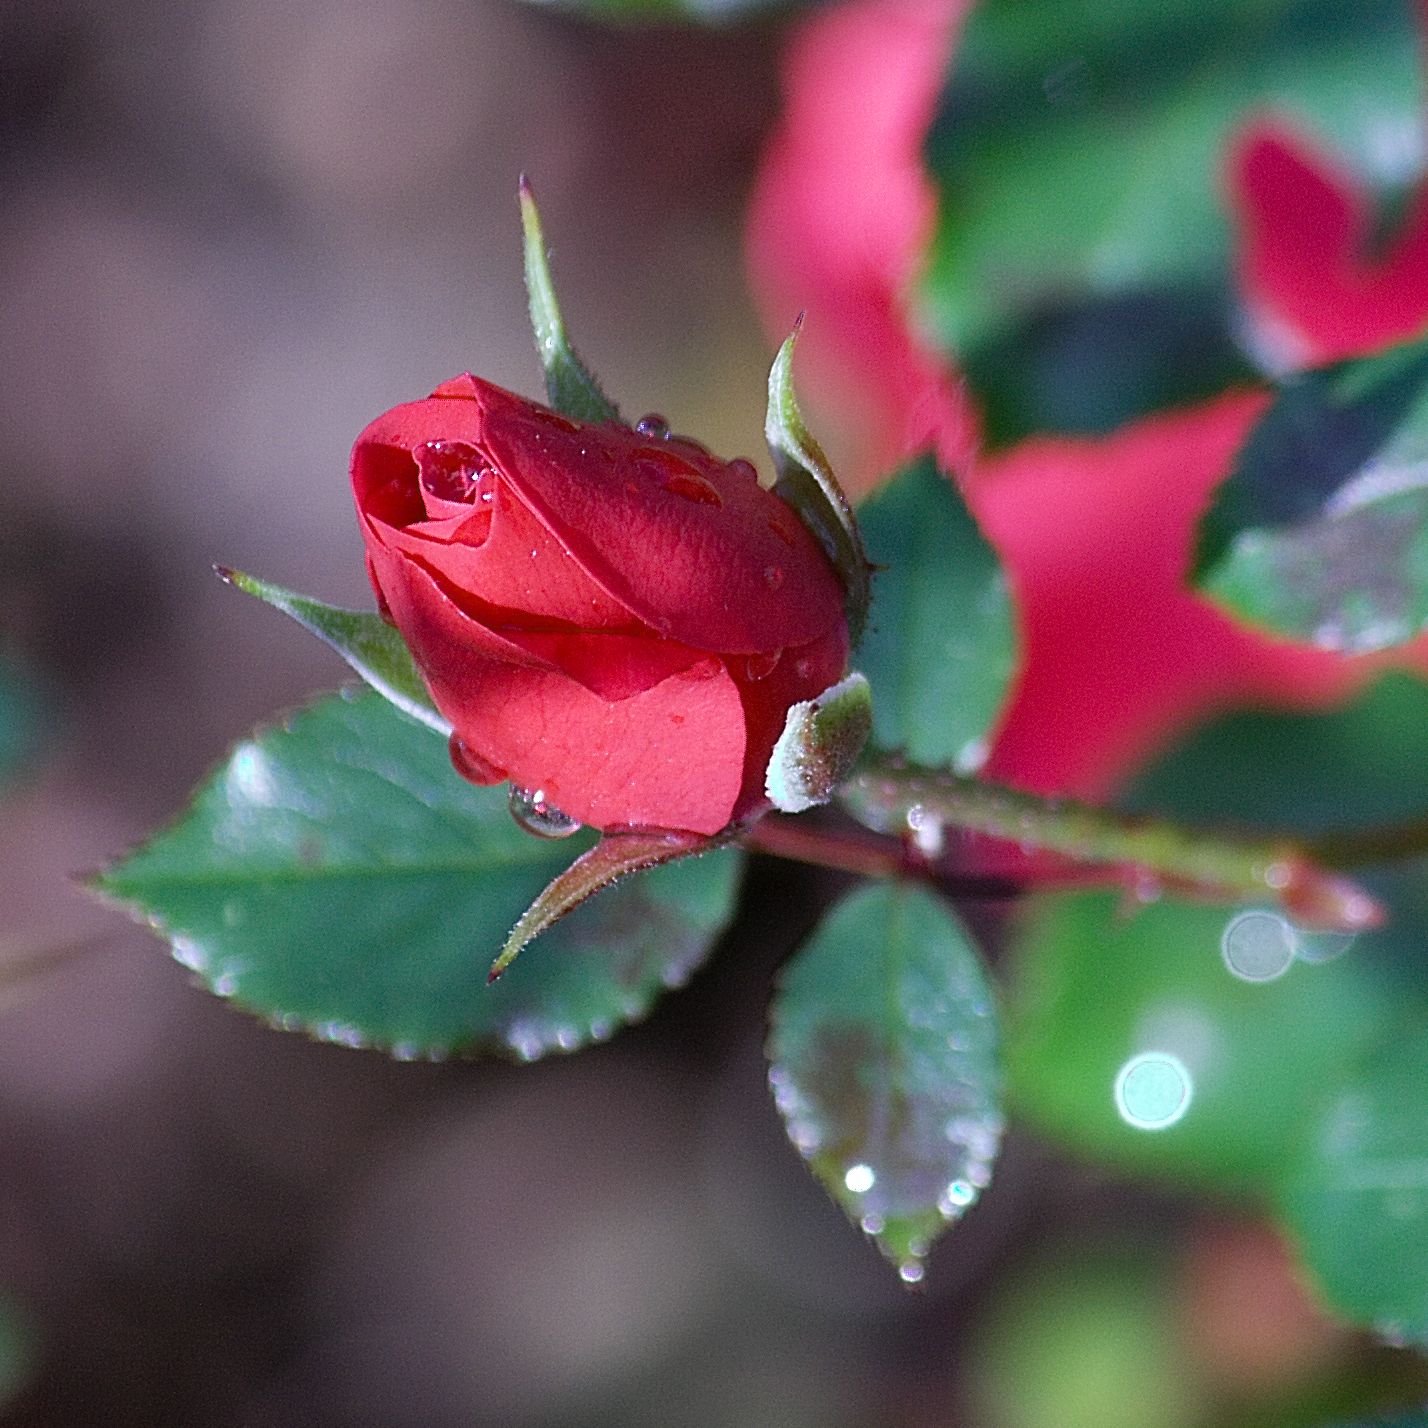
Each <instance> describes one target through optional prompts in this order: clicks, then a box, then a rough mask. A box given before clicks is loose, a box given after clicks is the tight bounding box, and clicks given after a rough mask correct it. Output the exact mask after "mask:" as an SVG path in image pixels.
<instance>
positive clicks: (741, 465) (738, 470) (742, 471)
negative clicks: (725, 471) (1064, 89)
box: [729, 456, 759, 481]
mask: <svg viewBox="0 0 1428 1428" xmlns="http://www.w3.org/2000/svg"><path fill="white" fill-rule="evenodd" d="M729 470H730V471H732V472H733V473H734V474H735V475H736V476H740V477H742V478H743V479H744V480H746V481H757V480H758V479H759V473H758V470H757V468H756V467H755V466H754V463H753V462H752V461H748V460H746V459H745V458H744V457H742V456H736V457H735V458H734V459H733V460H732V461H731V462H730V463H729Z"/></svg>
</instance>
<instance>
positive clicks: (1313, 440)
mask: <svg viewBox="0 0 1428 1428" xmlns="http://www.w3.org/2000/svg"><path fill="white" fill-rule="evenodd" d="M1194 578H1195V582H1196V584H1197V585H1198V586H1199V587H1200V588H1201V589H1202V590H1204V591H1205V593H1206V594H1208V595H1210V596H1211V597H1213V598H1214V599H1215V600H1217V601H1218V602H1219V603H1220V604H1222V605H1224V606H1225V607H1226V608H1227V609H1229V610H1230V611H1231V612H1233V613H1234V614H1236V615H1238V616H1239V617H1240V618H1242V619H1244V620H1247V621H1249V622H1251V623H1252V624H1255V625H1260V626H1264V627H1265V628H1267V629H1270V630H1272V631H1274V632H1275V633H1276V634H1280V635H1285V636H1288V637H1290V638H1294V639H1303V640H1312V641H1313V642H1314V643H1315V644H1319V645H1323V646H1325V647H1326V648H1329V649H1337V650H1345V651H1348V652H1350V653H1361V652H1364V651H1369V650H1377V649H1382V648H1384V647H1385V646H1388V645H1395V644H1401V643H1403V642H1404V641H1406V640H1410V639H1412V638H1413V637H1414V636H1415V635H1417V634H1418V633H1420V631H1422V630H1423V629H1424V628H1425V627H1428V341H1422V342H1415V343H1409V344H1407V345H1405V346H1402V347H1396V348H1393V349H1391V350H1390V351H1388V352H1385V353H1382V354H1380V355H1378V356H1374V357H1368V358H1364V359H1362V360H1358V361H1352V362H1342V363H1338V364H1336V365H1334V366H1331V367H1323V368H1319V369H1317V370H1314V371H1310V372H1305V373H1302V374H1300V375H1298V376H1296V377H1292V378H1289V379H1288V380H1287V381H1286V382H1285V383H1284V384H1283V386H1282V387H1281V388H1280V392H1279V395H1278V397H1277V399H1276V400H1275V402H1274V404H1273V406H1271V407H1270V409H1269V410H1268V411H1267V412H1266V413H1265V415H1264V416H1263V417H1262V418H1261V419H1260V421H1259V422H1258V424H1257V425H1256V426H1255V429H1254V430H1253V431H1252V432H1251V433H1250V437H1249V440H1248V441H1247V442H1246V443H1245V446H1244V448H1243V450H1242V451H1241V453H1240V456H1239V459H1238V461H1237V462H1236V465H1235V469H1234V471H1233V472H1232V473H1231V474H1230V477H1229V479H1228V480H1227V481H1225V482H1224V483H1223V485H1221V487H1220V488H1219V490H1218V491H1217V492H1216V495H1215V500H1214V503H1213V505H1212V506H1211V507H1210V510H1209V511H1208V512H1207V514H1206V516H1205V518H1204V521H1203V522H1202V524H1201V527H1200V541H1199V549H1198V552H1197V557H1196V563H1195V577H1194Z"/></svg>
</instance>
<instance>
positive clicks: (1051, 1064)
mask: <svg viewBox="0 0 1428 1428" xmlns="http://www.w3.org/2000/svg"><path fill="white" fill-rule="evenodd" d="M1246 914H1248V915H1249V918H1250V920H1248V921H1242V920H1241V919H1242V918H1244V917H1245V915H1246ZM1385 936H1386V934H1383V933H1375V934H1370V935H1364V936H1361V937H1360V938H1359V939H1358V941H1357V942H1356V943H1354V944H1353V946H1352V947H1350V948H1348V950H1347V951H1346V950H1345V948H1346V945H1347V941H1348V939H1347V938H1344V937H1336V936H1333V935H1327V934H1319V935H1309V936H1306V937H1303V938H1302V939H1301V938H1300V937H1299V936H1298V935H1297V934H1296V933H1295V931H1294V930H1293V929H1292V928H1290V927H1289V925H1288V924H1287V923H1286V922H1285V921H1284V920H1283V918H1281V917H1279V916H1278V915H1277V914H1275V913H1273V912H1270V911H1268V910H1265V909H1260V908H1225V907H1211V906H1198V905H1192V904H1188V903H1182V902H1174V901H1169V900H1167V901H1163V902H1159V903H1154V904H1151V905H1148V906H1143V907H1136V906H1134V905H1127V900H1126V899H1124V898H1122V897H1120V896H1118V895H1117V894H1114V893H1079V894H1063V895H1049V896H1043V897H1039V898H1035V899H1033V900H1032V901H1031V903H1030V904H1029V905H1028V906H1027V907H1026V908H1025V909H1023V913H1022V916H1021V917H1020V919H1019V922H1018V925H1017V928H1016V932H1015V938H1014V945H1013V963H1012V966H1013V973H1012V990H1011V992H1010V993H1009V996H1008V1000H1007V1006H1006V1067H1007V1077H1008V1089H1009V1094H1010V1097H1011V1101H1012V1105H1013V1108H1014V1110H1015V1111H1017V1112H1018V1113H1020V1114H1021V1115H1023V1116H1025V1118H1026V1120H1027V1121H1028V1122H1029V1123H1030V1124H1031V1125H1033V1126H1035V1127H1036V1128H1037V1129H1038V1130H1040V1131H1042V1132H1043V1133H1045V1134H1047V1135H1050V1136H1052V1137H1054V1138H1055V1139H1056V1140H1058V1141H1060V1142H1061V1143H1062V1144H1064V1145H1066V1146H1068V1147H1069V1148H1071V1149H1073V1150H1076V1151H1078V1152H1081V1153H1083V1154H1085V1155H1087V1156H1090V1157H1093V1158H1096V1159H1101V1160H1107V1161H1110V1162H1113V1163H1115V1164H1118V1165H1121V1166H1123V1167H1126V1168H1128V1169H1134V1170H1139V1171H1148V1172H1155V1173H1161V1174H1165V1175H1169V1176H1172V1177H1175V1178H1179V1179H1188V1180H1194V1181H1199V1182H1202V1183H1210V1184H1214V1185H1217V1186H1219V1187H1221V1188H1232V1187H1236V1186H1238V1187H1257V1188H1261V1189H1262V1188H1263V1187H1265V1186H1266V1185H1268V1184H1271V1183H1273V1181H1274V1180H1275V1179H1276V1177H1277V1176H1278V1174H1279V1173H1280V1171H1281V1169H1282V1167H1283V1165H1284V1163H1285V1161H1286V1159H1287V1158H1288V1157H1289V1156H1290V1154H1291V1153H1292V1152H1293V1151H1294V1150H1295V1149H1296V1148H1297V1146H1298V1143H1299V1139H1300V1137H1301V1135H1302V1133H1303V1126H1304V1124H1305V1121H1306V1118H1307V1117H1308V1115H1309V1114H1310V1112H1311V1111H1312V1109H1313V1108H1314V1106H1315V1105H1317V1103H1318V1102H1319V1100H1320V1099H1322V1097H1323V1096H1324V1095H1326V1094H1328V1093H1330V1092H1331V1091H1332V1089H1333V1088H1334V1087H1335V1085H1337V1083H1338V1078H1339V1077H1340V1075H1341V1074H1342V1072H1343V1069H1344V1068H1345V1066H1346V1065H1348V1064H1349V1063H1350V1062H1351V1060H1352V1059H1353V1058H1354V1057H1355V1056H1356V1055H1358V1054H1361V1053H1362V1052H1363V1050H1364V1048H1365V1047H1366V1046H1368V1045H1371V1044H1372V1043H1373V1041H1374V1040H1375V1038H1376V1037H1377V1036H1378V1035H1379V1024H1378V1019H1379V1018H1380V1017H1381V1016H1382V1015H1383V1013H1384V1011H1385V1009H1386V1008H1387V1007H1389V1006H1391V1005H1393V1004H1394V1002H1395V1000H1396V998H1397V986H1396V984H1395V983H1394V982H1393V980H1392V979H1391V978H1390V977H1389V976H1387V975H1386V974H1385V971H1384V967H1383V966H1382V964H1383V963H1384V962H1385V961H1387V960H1389V959H1390V958H1391V957H1392V955H1393V953H1392V948H1391V947H1389V946H1387V945H1386V944H1385V943H1384V938H1385ZM1275 939H1278V943H1277V944H1276V940H1275ZM1336 952H1338V953H1343V955H1339V956H1337V957H1334V956H1333V954H1334V953H1336ZM1276 956H1278V960H1277V961H1276V960H1275V959H1276ZM1324 958H1331V960H1323V959H1324Z"/></svg>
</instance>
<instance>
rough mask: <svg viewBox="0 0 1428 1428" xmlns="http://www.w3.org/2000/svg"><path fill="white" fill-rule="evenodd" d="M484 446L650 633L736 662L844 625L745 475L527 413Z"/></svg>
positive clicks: (790, 533) (798, 536) (535, 411)
mask: <svg viewBox="0 0 1428 1428" xmlns="http://www.w3.org/2000/svg"><path fill="white" fill-rule="evenodd" d="M484 442H485V447H486V449H487V450H489V451H490V452H491V454H492V455H493V456H494V457H495V459H496V465H497V467H498V469H499V470H500V471H501V473H502V475H503V476H504V478H505V480H506V481H508V482H509V483H510V485H511V486H512V487H513V488H514V489H515V490H516V491H517V492H519V494H520V496H521V498H522V499H523V500H524V501H525V503H526V504H527V505H528V506H529V507H530V508H531V510H533V511H534V512H535V514H536V515H537V516H538V517H539V518H540V520H541V521H543V522H544V523H545V525H546V526H547V527H549V529H550V530H551V531H552V532H553V533H554V534H555V535H556V536H557V537H558V538H559V540H560V542H561V544H562V545H563V546H564V547H565V548H566V549H567V550H568V551H569V552H570V554H571V555H572V556H573V557H574V559H575V560H576V561H577V562H578V563H579V564H580V566H581V567H583V569H584V570H585V572H586V573H587V574H588V575H589V576H590V577H591V578H592V579H593V580H594V581H595V582H596V583H597V584H598V585H600V586H601V587H603V589H604V590H605V591H606V592H607V593H608V594H609V595H610V596H612V597H613V598H614V599H615V600H616V601H618V602H619V603H620V604H621V605H622V606H623V607H624V608H625V609H627V610H629V611H630V612H631V613H632V614H633V615H635V616H636V617H637V618H638V619H640V620H642V621H644V622H645V623H646V624H647V625H649V626H650V627H651V628H653V629H654V630H656V631H658V632H659V633H660V634H662V635H665V636H667V637H668V638H670V639H673V640H677V641H679V642H680V643H682V644H688V645H692V646H694V647H695V648H698V649H704V650H713V651H717V652H719V653H746V652H753V651H756V650H769V649H776V648H780V647H782V646H785V645H795V644H806V643H807V642H808V641H809V640H812V639H815V638H816V637H817V636H819V635H822V634H824V633H826V632H827V631H828V630H829V629H831V628H832V627H833V626H834V625H837V624H841V623H842V620H843V590H842V587H841V585H840V584H839V581H838V577H837V576H836V575H835V573H834V571H833V568H832V566H831V565H829V563H828V560H827V558H826V557H825V556H824V554H823V552H822V551H821V550H820V549H819V548H818V546H817V545H816V544H815V543H814V541H813V538H812V536H810V535H809V534H808V532H807V531H806V530H805V529H804V528H803V526H802V525H801V524H800V523H799V521H798V520H797V518H796V517H795V516H794V515H793V513H792V512H791V511H790V510H789V509H788V507H787V506H785V505H784V504H783V502H782V501H780V500H779V499H778V498H777V497H775V496H773V495H771V494H770V493H769V492H767V491H765V490H764V489H763V488H762V487H760V486H759V484H758V482H757V480H756V479H755V477H754V475H753V472H752V470H751V469H749V468H747V467H745V468H743V469H740V468H738V467H734V466H729V465H726V464H725V463H723V462H720V461H717V460H715V459H714V458H713V457H711V456H707V455H705V454H704V453H702V452H701V451H699V450H698V449H696V448H695V447H694V446H693V445H691V444H688V443H682V442H657V441H651V440H650V439H648V438H646V437H641V436H638V435H637V434H636V433H634V432H631V431H628V430H626V429H624V428H620V427H614V426H594V427H576V426H575V425H574V424H573V423H570V422H567V421H565V420H564V418H562V417H559V416H556V415H555V414H554V413H549V412H546V411H545V410H544V409H543V408H539V407H534V406H529V407H525V408H522V409H513V408H505V409H502V410H500V411H498V412H493V413H492V414H491V415H490V417H489V418H488V420H487V423H486V428H485V433H484Z"/></svg>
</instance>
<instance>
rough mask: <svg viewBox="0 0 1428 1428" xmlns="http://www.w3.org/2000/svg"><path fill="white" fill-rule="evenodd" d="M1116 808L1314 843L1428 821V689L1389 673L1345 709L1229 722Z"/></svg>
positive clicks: (1192, 742)
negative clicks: (1296, 837) (1332, 836)
mask: <svg viewBox="0 0 1428 1428" xmlns="http://www.w3.org/2000/svg"><path fill="white" fill-rule="evenodd" d="M1117 802H1118V803H1119V804H1120V805H1121V806H1122V807H1125V808H1127V809H1129V810H1131V811H1134V812H1140V813H1157V814H1165V815H1170V816H1177V817H1181V818H1187V819H1193V820H1194V821H1196V822H1199V823H1208V824H1212V825H1221V824H1231V825H1235V826H1239V827H1247V828H1254V829H1259V830H1273V831H1284V830H1294V831H1295V832H1297V833H1299V834H1300V835H1304V836H1310V837H1312V836H1315V835H1319V834H1329V833H1341V832H1347V831H1352V830H1363V829H1368V828H1373V827H1379V826H1383V825H1386V824H1389V825H1391V824H1401V823H1408V822H1413V821H1416V820H1418V819H1422V818H1424V817H1428V684H1425V683H1424V681H1423V680H1421V679H1419V678H1417V677H1416V676H1414V675H1410V674H1396V673H1395V674H1386V675H1383V676H1382V677H1381V678H1379V679H1378V680H1377V681H1375V682H1374V683H1373V684H1372V685H1371V686H1369V687H1368V688H1367V689H1365V690H1364V691H1363V692H1362V693H1360V694H1359V695H1357V696H1356V697H1355V698H1354V699H1353V700H1352V701H1351V702H1350V703H1348V704H1346V705H1345V706H1343V707H1342V708H1340V709H1334V710H1327V711H1325V712H1323V713H1318V714H1285V713H1272V712H1268V711H1257V710H1252V711H1245V712H1241V713H1236V714H1227V715H1222V716H1220V717H1219V718H1217V719H1213V720H1211V721H1210V722H1208V723H1206V724H1204V725H1202V726H1201V727H1200V728H1199V729H1197V730H1195V731H1194V732H1193V733H1191V734H1190V735H1189V736H1188V737H1187V738H1186V739H1185V740H1184V742H1182V743H1181V744H1179V745H1178V746H1176V747H1173V748H1171V749H1170V750H1169V751H1167V752H1166V753H1165V754H1163V755H1161V756H1160V757H1159V758H1158V759H1156V760H1155V761H1154V762H1152V763H1151V764H1150V765H1149V766H1148V767H1147V768H1146V769H1144V770H1142V772H1141V773H1140V774H1139V775H1138V776H1137V777H1136V779H1135V780H1134V781H1133V782H1132V784H1131V785H1130V787H1129V788H1128V789H1127V790H1126V791H1125V792H1124V793H1123V794H1122V796H1121V797H1120V798H1119V799H1118V800H1117Z"/></svg>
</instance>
